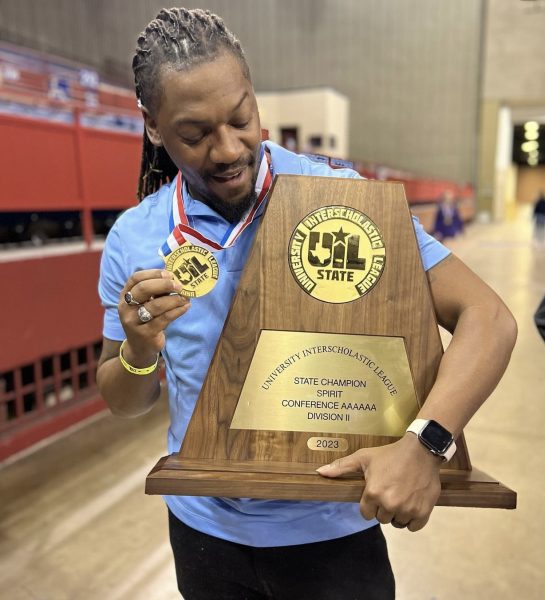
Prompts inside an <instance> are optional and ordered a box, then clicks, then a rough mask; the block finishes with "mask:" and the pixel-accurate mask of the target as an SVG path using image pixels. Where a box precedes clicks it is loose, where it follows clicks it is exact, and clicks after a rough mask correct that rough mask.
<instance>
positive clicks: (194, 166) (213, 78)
mask: <svg viewBox="0 0 545 600" xmlns="http://www.w3.org/2000/svg"><path fill="white" fill-rule="evenodd" d="M160 85H161V90H162V93H161V99H160V101H159V103H158V104H159V105H158V107H157V110H156V113H155V115H153V116H150V115H147V116H145V118H146V128H147V131H148V136H149V137H150V139H151V141H152V143H154V144H158V143H159V144H162V145H163V146H164V147H165V150H166V151H167V152H168V154H169V156H170V158H171V159H172V161H173V162H174V164H175V165H176V166H177V167H178V168H179V169H180V170H181V171H182V173H183V176H184V178H185V180H186V181H187V183H188V185H189V189H190V191H191V195H192V196H193V197H195V198H197V199H199V200H202V201H203V202H205V203H206V204H208V205H209V206H211V207H212V208H214V209H215V210H217V211H218V212H219V213H220V214H222V215H223V216H225V217H226V218H228V219H229V220H237V219H238V218H239V217H240V213H241V212H243V211H244V209H246V208H247V207H248V206H249V205H251V203H252V201H253V199H254V197H255V194H254V185H255V179H256V176H257V171H258V168H259V165H258V158H259V153H260V142H261V125H260V122H259V113H258V110H257V102H256V99H255V95H254V91H253V88H252V84H251V83H250V81H248V79H247V78H246V77H245V76H244V72H243V70H242V68H241V66H240V64H239V62H238V60H237V59H236V58H235V56H233V54H231V53H230V52H224V53H222V54H220V55H219V56H218V57H217V58H215V59H214V60H212V61H211V62H206V63H203V64H201V65H198V66H196V67H193V68H192V69H190V70H189V71H182V72H179V71H174V70H171V69H168V68H165V69H163V70H162V71H161V75H160Z"/></svg>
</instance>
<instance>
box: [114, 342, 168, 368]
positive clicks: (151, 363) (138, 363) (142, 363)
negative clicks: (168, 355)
mask: <svg viewBox="0 0 545 600" xmlns="http://www.w3.org/2000/svg"><path fill="white" fill-rule="evenodd" d="M119 358H120V360H121V363H122V364H123V367H124V368H125V369H126V370H127V371H129V372H130V373H133V374H135V375H148V374H149V373H152V372H153V371H155V370H156V369H157V365H158V362H159V353H155V352H153V351H151V352H149V351H145V352H135V351H134V349H133V348H132V347H131V345H130V342H129V341H128V340H124V341H123V343H122V344H121V346H120V348H119Z"/></svg>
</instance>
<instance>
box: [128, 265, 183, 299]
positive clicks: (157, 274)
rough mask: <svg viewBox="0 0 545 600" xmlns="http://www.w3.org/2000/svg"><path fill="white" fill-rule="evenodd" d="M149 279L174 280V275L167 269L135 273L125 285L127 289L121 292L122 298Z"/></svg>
mask: <svg viewBox="0 0 545 600" xmlns="http://www.w3.org/2000/svg"><path fill="white" fill-rule="evenodd" d="M147 279H159V280H161V279H167V280H168V279H171V280H172V279H174V275H173V274H172V273H170V272H169V271H166V270H165V269H144V270H143V271H135V272H134V273H133V274H132V275H131V276H130V277H129V278H128V279H127V282H126V283H125V287H124V288H123V291H122V292H121V296H122V297H123V295H124V294H125V293H126V292H128V291H129V290H132V288H133V287H134V286H135V285H137V284H138V283H140V282H141V281H146V280H147Z"/></svg>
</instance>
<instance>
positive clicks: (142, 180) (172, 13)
mask: <svg viewBox="0 0 545 600" xmlns="http://www.w3.org/2000/svg"><path fill="white" fill-rule="evenodd" d="M225 50H227V51H230V52H232V53H233V55H234V56H235V57H236V58H237V60H238V61H239V62H240V65H241V67H242V69H243V73H244V75H245V76H246V77H247V79H248V80H249V79H250V71H249V68H248V64H247V62H246V58H245V56H244V52H243V50H242V47H241V45H240V42H239V41H238V39H237V38H236V37H235V36H234V35H233V34H232V33H231V32H230V31H229V30H228V29H227V28H226V27H225V24H224V22H223V20H222V19H221V18H220V17H218V16H217V15H215V14H213V13H211V12H210V11H208V10H202V9H200V8H196V9H191V10H190V9H186V8H170V9H167V8H163V9H162V10H161V11H160V12H159V14H158V15H157V17H156V18H155V19H154V20H153V21H151V23H149V25H148V26H147V27H146V29H144V31H143V32H142V33H141V34H140V35H139V36H138V41H137V43H136V52H135V54H134V57H133V60H132V70H133V73H134V83H135V88H136V97H137V99H138V102H139V104H140V105H141V106H143V107H145V108H146V110H148V111H149V112H150V113H151V114H153V113H154V112H155V111H156V110H157V107H158V105H159V101H160V95H161V93H162V90H161V89H160V86H159V85H158V80H159V79H158V78H159V75H160V71H161V69H162V68H164V67H167V66H168V67H169V68H171V69H174V70H176V71H184V70H189V69H191V68H192V67H195V66H197V65H200V64H202V63H205V62H208V61H210V60H213V59H214V58H216V57H217V56H218V55H219V54H220V53H221V52H222V51H225ZM177 172H178V168H177V167H176V165H175V164H174V163H173V162H172V160H171V159H170V157H169V155H168V154H167V152H166V151H165V149H164V148H163V147H159V146H154V145H153V144H152V143H151V141H150V139H149V138H148V135H147V133H146V130H145V129H144V137H143V144H142V161H141V164H140V176H139V179H138V192H137V198H138V201H141V200H142V199H143V198H144V197H145V196H147V195H149V194H153V193H154V192H156V191H157V190H158V189H159V188H160V187H161V186H162V185H163V184H165V183H168V182H169V181H172V179H173V178H174V177H175V176H176V173H177Z"/></svg>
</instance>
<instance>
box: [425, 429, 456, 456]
mask: <svg viewBox="0 0 545 600" xmlns="http://www.w3.org/2000/svg"><path fill="white" fill-rule="evenodd" d="M420 437H421V438H422V441H423V442H424V443H425V444H426V445H427V446H428V447H429V448H431V449H432V450H435V451H436V452H437V453H438V454H443V453H444V452H446V451H447V450H448V447H449V446H450V445H451V444H452V441H453V440H452V436H451V435H450V432H449V431H447V430H446V429H445V428H444V427H443V426H442V425H439V423H437V421H430V422H429V423H428V424H427V425H426V427H424V429H423V430H422V431H421V432H420Z"/></svg>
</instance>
